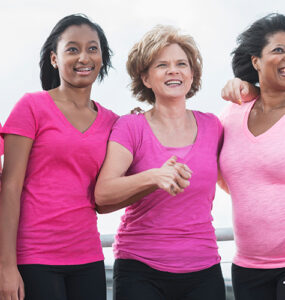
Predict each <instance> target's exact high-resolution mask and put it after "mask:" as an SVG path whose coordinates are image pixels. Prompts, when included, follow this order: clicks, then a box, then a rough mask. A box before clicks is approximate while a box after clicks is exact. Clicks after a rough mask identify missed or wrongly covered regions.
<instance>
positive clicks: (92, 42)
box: [66, 40, 99, 46]
mask: <svg viewBox="0 0 285 300" xmlns="http://www.w3.org/2000/svg"><path fill="white" fill-rule="evenodd" d="M77 44H78V42H74V41H69V42H68V43H67V44H66V46H69V45H77ZM88 44H97V45H98V44H99V43H98V42H97V41H95V40H92V41H89V42H88Z"/></svg>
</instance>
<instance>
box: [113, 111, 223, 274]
mask: <svg viewBox="0 0 285 300" xmlns="http://www.w3.org/2000/svg"><path fill="white" fill-rule="evenodd" d="M194 115H195V118H196V122H197V125H198V134H197V138H196V141H195V143H194V144H193V145H192V147H189V151H188V152H186V153H185V154H184V155H182V156H178V161H179V162H182V163H184V164H187V165H188V166H189V168H190V169H191V170H192V171H193V175H192V178H191V184H190V186H189V187H187V188H186V189H185V191H184V193H181V194H179V195H177V196H175V197H173V196H170V195H169V194H168V193H167V192H165V191H163V190H161V189H158V190H156V191H155V192H154V193H152V194H150V195H148V196H146V197H144V198H142V199H141V200H139V201H138V202H136V203H134V204H133V205H131V206H129V207H128V208H127V209H126V212H125V215H124V216H123V217H122V221H121V224H120V227H119V230H118V234H117V236H116V240H115V244H114V254H115V257H116V258H122V259H135V260H138V261H141V262H143V263H145V264H147V265H149V266H150V267H152V268H154V269H157V270H161V271H167V272H172V273H187V272H192V271H198V270H202V269H206V268H208V267H211V266H212V265H214V264H217V263H219V261H220V256H219V255H218V251H217V243H216V236H215V232H214V228H213V226H212V216H211V209H212V201H213V199H214V195H215V185H216V180H217V155H218V151H219V145H220V143H221V138H222V127H221V124H220V122H219V120H218V119H217V118H216V117H215V116H214V115H212V114H204V113H201V112H196V111H195V112H194ZM110 140H111V141H115V142H117V143H119V144H121V145H122V146H124V147H125V148H126V149H128V150H129V151H130V152H131V153H132V155H133V162H132V165H131V166H130V168H129V170H128V172H127V175H131V174H136V173H139V172H142V171H145V170H148V169H151V168H159V167H161V166H162V165H163V164H164V163H165V161H166V160H168V159H169V158H170V157H171V156H172V155H173V153H171V152H170V150H169V148H168V149H167V147H164V146H163V145H162V144H161V143H160V142H159V141H158V139H157V138H156V136H155V135H154V134H153V132H152V130H151V128H150V126H149V124H148V122H147V121H146V119H145V116H144V115H143V114H139V115H127V116H124V117H121V118H120V119H119V120H118V121H117V122H116V124H115V125H114V127H113V130H112V133H111V136H110ZM175 152H176V151H175ZM175 152H174V153H175ZM176 154H177V153H176Z"/></svg>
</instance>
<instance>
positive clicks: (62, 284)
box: [18, 261, 106, 300]
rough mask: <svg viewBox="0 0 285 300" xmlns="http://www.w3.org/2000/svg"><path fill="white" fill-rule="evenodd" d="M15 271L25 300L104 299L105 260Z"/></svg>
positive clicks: (25, 266)
mask: <svg viewBox="0 0 285 300" xmlns="http://www.w3.org/2000/svg"><path fill="white" fill-rule="evenodd" d="M18 268H19V271H20V273H21V276H22V278H23V281H24V285H25V294H26V296H25V300H106V280H105V267H104V261H98V262H95V263H90V264H84V265H74V266H48V265H19V266H18Z"/></svg>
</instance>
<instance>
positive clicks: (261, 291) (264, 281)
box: [232, 264, 285, 300]
mask: <svg viewBox="0 0 285 300" xmlns="http://www.w3.org/2000/svg"><path fill="white" fill-rule="evenodd" d="M232 281H233V288H234V294H235V299H236V300H285V268H280V269H253V268H243V267H240V266H237V265H235V264H233V265H232Z"/></svg>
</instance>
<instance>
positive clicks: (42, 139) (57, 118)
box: [2, 91, 117, 265]
mask: <svg viewBox="0 0 285 300" xmlns="http://www.w3.org/2000/svg"><path fill="white" fill-rule="evenodd" d="M95 104H96V106H97V109H98V114H97V117H96V119H95V121H94V122H93V123H92V125H91V126H90V127H89V128H88V129H87V130H86V131H85V132H84V133H81V132H80V131H78V130H77V129H76V128H74V127H73V126H72V125H71V123H70V122H69V121H68V120H67V119H66V118H65V116H64V115H63V114H62V112H61V111H60V110H59V109H58V107H57V106H56V104H55V103H54V101H53V99H52V98H51V96H50V95H49V93H48V92H46V91H41V92H37V93H30V94H25V95H24V96H23V98H22V99H21V100H20V101H19V102H18V103H17V104H16V106H15V108H14V109H13V111H12V112H11V114H10V116H9V118H8V120H7V122H6V124H5V125H4V126H3V129H2V134H16V135H21V136H25V137H28V138H31V139H32V140H33V145H32V149H31V152H30V156H29V160H28V165H27V170H26V176H25V180H24V186H23V191H22V194H21V212H20V220H19V229H18V238H17V259H18V264H48V265H75V264H84V263H90V262H95V261H99V260H102V259H104V257H103V253H102V247H101V242H100V236H99V232H98V229H97V216H96V212H95V202H94V186H95V182H96V177H97V175H98V172H99V170H100V167H101V165H102V163H103V160H104V158H105V153H106V145H107V140H108V138H109V134H110V131H111V128H112V125H113V123H114V122H115V120H116V119H117V116H116V115H115V114H114V113H113V112H111V111H110V110H107V109H105V108H103V107H102V106H101V105H100V104H98V103H97V102H96V103H95Z"/></svg>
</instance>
